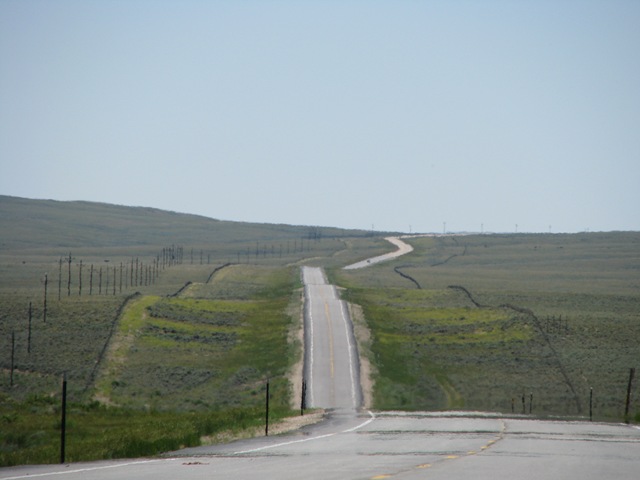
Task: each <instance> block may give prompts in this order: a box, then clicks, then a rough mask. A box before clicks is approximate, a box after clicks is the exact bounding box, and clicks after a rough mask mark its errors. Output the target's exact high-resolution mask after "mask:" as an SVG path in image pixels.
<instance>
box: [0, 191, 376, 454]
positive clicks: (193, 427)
mask: <svg viewBox="0 0 640 480" xmlns="http://www.w3.org/2000/svg"><path fill="white" fill-rule="evenodd" d="M0 232H2V233H1V234H0V245H1V246H2V248H1V249H0V465H11V464H20V463H41V462H56V461H57V459H58V456H57V455H58V453H57V449H58V448H59V447H58V443H59V434H60V411H59V410H60V397H61V382H62V377H63V374H66V377H67V380H68V397H69V401H70V403H71V408H70V411H69V415H68V418H69V425H68V429H67V436H68V448H67V452H68V455H67V458H68V460H72V461H77V460H89V459H98V458H115V457H122V456H125V457H126V456H140V455H150V454H154V453H158V452H160V451H166V450H168V449H174V448H178V447H179V446H181V445H195V444H197V443H198V442H200V441H202V440H201V438H202V437H203V436H210V435H214V434H216V433H219V432H221V431H226V430H233V431H237V430H239V429H242V428H244V427H248V426H255V425H258V424H260V423H261V422H264V412H263V403H264V395H265V387H266V381H267V379H270V393H271V401H270V405H271V412H272V417H273V418H278V417H282V416H284V415H290V414H292V413H293V412H292V410H291V405H292V403H295V402H294V399H293V398H292V389H291V382H290V379H289V375H290V370H291V368H292V366H293V364H294V362H295V361H296V360H297V359H298V357H299V356H300V349H301V346H300V345H299V344H297V343H296V342H295V341H292V338H294V336H293V335H292V330H295V329H296V328H298V326H299V320H300V309H301V304H300V291H299V288H300V279H299V265H301V264H309V265H317V264H322V265H326V264H328V265H332V264H334V265H339V264H341V263H348V262H349V261H352V260H353V261H355V259H357V258H359V257H360V256H362V255H368V254H369V253H371V254H374V255H375V254H377V253H379V252H382V251H384V250H386V249H387V247H386V245H385V243H386V242H384V240H382V239H380V238H378V237H373V236H371V234H370V232H362V231H345V230H339V229H331V228H317V227H296V226H286V225H259V224H242V223H234V222H221V221H217V220H211V219H206V218H203V217H196V216H192V215H181V214H176V213H172V212H162V211H160V210H153V209H142V208H129V207H120V206H113V205H102V204H91V203H86V202H52V201H34V200H25V199H15V198H12V197H2V196H0ZM69 258H70V261H69ZM45 292H46V295H45ZM45 297H46V317H45ZM30 305H31V307H30ZM29 312H31V313H29ZM12 366H13V369H12ZM143 433H144V435H143Z"/></svg>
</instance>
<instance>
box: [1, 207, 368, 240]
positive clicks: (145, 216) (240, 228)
mask: <svg viewBox="0 0 640 480" xmlns="http://www.w3.org/2000/svg"><path fill="white" fill-rule="evenodd" d="M368 233H370V232H365V231H363V230H346V229H339V228H333V227H311V226H299V225H298V226H294V225H282V224H267V223H264V224H262V223H245V222H233V221H225V220H217V219H213V218H208V217H204V216H200V215H193V214H188V213H177V212H172V211H167V210H160V209H157V208H150V207H128V206H123V205H113V204H108V203H98V202H88V201H58V200H34V199H28V198H20V197H12V196H7V195H0V248H2V249H21V248H38V247H52V246H60V247H77V246H84V247H107V246H109V247H117V246H130V245H167V244H171V243H182V242H185V241H187V242H189V243H190V244H207V243H213V242H215V243H226V242H233V241H237V240H239V239H244V240H247V239H253V240H255V241H265V240H273V239H286V238H291V239H294V238H301V237H308V236H310V235H322V236H363V235H366V234H368Z"/></svg>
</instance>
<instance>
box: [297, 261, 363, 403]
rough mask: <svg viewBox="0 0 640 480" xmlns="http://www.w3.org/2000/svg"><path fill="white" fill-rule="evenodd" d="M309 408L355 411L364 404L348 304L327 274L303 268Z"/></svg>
mask: <svg viewBox="0 0 640 480" xmlns="http://www.w3.org/2000/svg"><path fill="white" fill-rule="evenodd" d="M302 280H303V283H304V286H305V375H304V376H305V380H306V384H307V406H308V407H320V408H334V409H335V408H346V409H356V408H357V407H359V406H360V405H361V403H362V392H361V389H360V378H359V363H358V351H357V348H356V342H355V339H354V335H353V326H352V324H351V319H350V318H349V314H348V310H347V306H346V304H345V302H343V301H342V300H340V298H339V296H338V293H337V292H336V288H335V287H334V286H333V285H328V284H327V282H326V280H325V277H324V271H323V270H322V269H321V268H316V267H303V268H302Z"/></svg>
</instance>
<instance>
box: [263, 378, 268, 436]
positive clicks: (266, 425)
mask: <svg viewBox="0 0 640 480" xmlns="http://www.w3.org/2000/svg"><path fill="white" fill-rule="evenodd" d="M265 403H266V405H265V426H264V435H265V437H268V436H269V379H267V394H266V398H265Z"/></svg>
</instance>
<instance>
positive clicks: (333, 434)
mask: <svg viewBox="0 0 640 480" xmlns="http://www.w3.org/2000/svg"><path fill="white" fill-rule="evenodd" d="M367 413H368V414H369V416H370V418H368V419H367V420H366V421H364V422H362V423H361V424H360V425H356V426H355V427H352V428H348V429H347V430H342V431H340V432H334V433H325V434H324V435H319V436H317V437H311V438H303V439H302V440H291V441H290V442H282V443H276V444H274V445H265V446H264V447H258V448H252V449H250V450H242V451H239V452H234V453H233V454H232V455H243V454H246V453H254V452H260V451H262V450H268V449H270V448H278V447H286V446H287V445H293V444H296V443H305V442H310V441H312V440H321V439H323V438H329V437H333V436H335V435H339V434H341V433H352V432H355V431H356V430H360V429H361V428H363V427H366V426H367V425H369V424H370V423H371V422H373V421H374V420H375V419H376V416H375V415H374V414H373V412H372V411H370V410H368V411H367Z"/></svg>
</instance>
